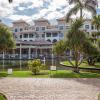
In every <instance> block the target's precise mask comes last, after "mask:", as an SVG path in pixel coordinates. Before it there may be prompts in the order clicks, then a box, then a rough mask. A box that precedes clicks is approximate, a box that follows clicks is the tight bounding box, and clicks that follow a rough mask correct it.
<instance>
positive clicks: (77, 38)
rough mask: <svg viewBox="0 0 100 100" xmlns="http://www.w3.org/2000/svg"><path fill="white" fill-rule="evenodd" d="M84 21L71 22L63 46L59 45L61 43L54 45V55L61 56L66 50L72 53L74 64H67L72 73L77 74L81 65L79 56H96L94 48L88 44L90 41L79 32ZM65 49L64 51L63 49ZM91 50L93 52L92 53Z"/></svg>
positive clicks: (81, 31) (84, 34) (83, 33)
mask: <svg viewBox="0 0 100 100" xmlns="http://www.w3.org/2000/svg"><path fill="white" fill-rule="evenodd" d="M83 22H84V20H82V19H76V20H75V21H73V22H72V25H71V29H70V30H69V31H68V34H67V36H66V40H64V41H65V43H64V42H62V43H64V44H65V46H64V45H61V43H58V44H56V53H57V54H59V55H60V54H61V53H62V52H64V50H65V51H66V48H68V49H69V50H72V51H74V52H73V60H74V62H75V63H73V62H72V61H70V60H69V58H68V61H69V63H70V64H71V65H72V66H73V67H74V72H77V73H79V65H80V64H81V63H82V61H80V57H81V55H84V56H90V55H96V54H97V53H98V51H97V49H96V47H95V46H94V45H93V44H92V43H91V42H90V40H89V39H88V38H87V37H86V33H85V31H83V30H81V29H80V28H81V26H82V25H83ZM63 47H65V49H63ZM92 50H93V51H92Z"/></svg>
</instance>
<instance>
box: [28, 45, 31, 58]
mask: <svg viewBox="0 0 100 100" xmlns="http://www.w3.org/2000/svg"><path fill="white" fill-rule="evenodd" d="M30 55H31V48H30V47H29V50H28V59H30V58H31V57H30Z"/></svg>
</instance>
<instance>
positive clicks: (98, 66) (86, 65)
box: [61, 61, 100, 68]
mask: <svg viewBox="0 0 100 100" xmlns="http://www.w3.org/2000/svg"><path fill="white" fill-rule="evenodd" d="M72 63H73V64H75V62H74V61H72ZM61 64H63V65H67V66H72V65H71V64H70V63H69V62H68V61H64V62H61ZM80 67H81V68H100V63H96V64H95V66H89V65H88V63H87V62H84V63H82V64H81V65H80Z"/></svg>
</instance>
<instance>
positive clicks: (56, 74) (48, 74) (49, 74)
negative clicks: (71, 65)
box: [0, 70, 100, 78]
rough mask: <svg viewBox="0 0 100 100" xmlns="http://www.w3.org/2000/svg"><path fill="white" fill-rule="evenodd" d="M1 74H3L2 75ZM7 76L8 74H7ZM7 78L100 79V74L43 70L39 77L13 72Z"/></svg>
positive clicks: (26, 72) (25, 72) (23, 72)
mask: <svg viewBox="0 0 100 100" xmlns="http://www.w3.org/2000/svg"><path fill="white" fill-rule="evenodd" d="M0 74H1V73H0ZM5 74H7V73H6V72H5ZM7 77H20V78H28V77H33V78H100V73H91V72H80V73H79V74H78V73H74V72H73V71H70V70H57V71H49V70H45V71H44V70H43V71H41V72H40V74H39V75H33V74H32V72H31V71H13V74H12V75H8V76H7Z"/></svg>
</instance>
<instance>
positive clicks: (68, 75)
mask: <svg viewBox="0 0 100 100" xmlns="http://www.w3.org/2000/svg"><path fill="white" fill-rule="evenodd" d="M51 77H52V78H100V74H98V73H91V72H81V73H75V72H73V71H57V72H52V74H51Z"/></svg>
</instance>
